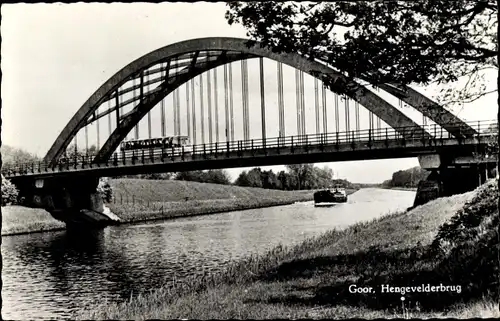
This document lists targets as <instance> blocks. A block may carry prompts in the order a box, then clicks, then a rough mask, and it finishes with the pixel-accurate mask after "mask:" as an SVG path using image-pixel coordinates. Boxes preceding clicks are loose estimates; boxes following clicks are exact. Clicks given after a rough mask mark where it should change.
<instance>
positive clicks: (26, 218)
mask: <svg viewBox="0 0 500 321" xmlns="http://www.w3.org/2000/svg"><path fill="white" fill-rule="evenodd" d="M65 228H66V224H65V223H63V222H61V221H58V220H56V219H55V218H53V217H52V216H51V215H50V213H49V212H46V211H45V210H43V209H41V208H29V207H24V206H17V205H12V206H5V207H2V236H6V235H15V234H25V233H34V232H45V231H55V230H63V229H65Z"/></svg>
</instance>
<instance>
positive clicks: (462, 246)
mask: <svg viewBox="0 0 500 321" xmlns="http://www.w3.org/2000/svg"><path fill="white" fill-rule="evenodd" d="M497 199H498V191H497V190H496V189H495V184H493V183H489V184H487V185H485V186H482V187H481V188H480V189H479V190H477V191H475V192H470V193H466V194H462V195H456V196H452V197H449V198H442V199H438V200H435V201H432V202H429V203H427V204H425V205H422V206H419V207H417V208H414V209H413V210H411V211H409V212H404V213H394V214H390V215H387V216H385V217H382V218H380V219H377V220H374V221H372V222H366V223H360V224H357V225H354V226H352V227H350V228H348V229H345V230H341V231H336V230H334V231H330V232H328V233H325V234H324V235H322V236H320V237H316V238H313V239H310V240H307V241H305V242H303V243H301V244H299V245H297V246H295V247H291V248H285V247H281V246H279V247H276V248H274V249H273V250H271V251H270V252H268V253H267V254H265V255H262V256H253V257H250V258H248V259H245V260H243V261H241V262H237V263H234V264H233V265H231V266H230V267H228V268H227V269H226V270H225V271H223V272H222V273H219V274H215V275H206V276H204V277H202V278H194V277H193V278H189V279H187V280H185V281H183V282H182V283H176V284H173V285H172V286H170V287H168V288H167V287H165V288H161V289H158V290H156V291H152V292H150V293H145V294H140V295H138V296H135V297H133V298H131V299H130V301H129V302H125V303H122V304H105V305H104V304H103V305H101V306H94V307H89V308H88V309H87V311H84V312H83V313H81V314H80V315H78V317H79V318H90V319H150V318H153V319H178V318H188V319H210V318H214V319H227V318H239V319H247V318H252V319H262V318H266V319H267V318H352V317H359V318H385V317H421V318H428V317H459V318H463V317H473V316H477V317H499V316H500V315H499V313H498V306H497V303H495V301H494V300H493V298H496V296H497V295H498V293H494V292H495V288H496V287H498V285H493V286H492V285H491V283H494V282H495V281H494V280H495V279H494V278H495V276H497V275H498V267H497V264H492V263H494V262H496V261H495V259H496V256H495V255H496V254H495V253H496V252H495V251H494V249H495V248H496V247H498V245H497V243H495V242H496V240H497V237H498V232H497V231H496V228H495V226H496V225H498V213H497V212H496V207H495V206H494V205H495V202H496V200H497ZM495 233H496V234H495ZM495 269H496V270H495ZM490 276H491V277H490ZM492 278H493V279H492ZM496 282H498V280H496ZM441 283H442V284H444V285H461V287H462V292H461V293H460V294H458V293H452V292H441V293H407V294H405V297H406V301H404V302H402V301H401V300H400V297H401V294H400V293H380V290H379V289H380V285H382V284H390V285H391V286H418V285H420V284H431V285H437V286H439V285H440V284H441ZM351 284H356V285H358V286H372V287H373V288H374V289H375V291H377V292H379V293H373V294H351V293H349V291H348V289H349V286H350V285H351Z"/></svg>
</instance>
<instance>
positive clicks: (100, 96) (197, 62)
mask: <svg viewBox="0 0 500 321" xmlns="http://www.w3.org/2000/svg"><path fill="white" fill-rule="evenodd" d="M247 43H248V40H247V39H240V38H219V37H218V38H200V39H192V40H186V41H182V42H178V43H175V44H171V45H168V46H165V47H162V48H159V49H157V50H154V51H152V52H150V53H148V54H146V55H144V56H142V57H140V58H138V59H136V60H134V61H133V62H131V63H130V64H128V65H127V66H125V67H124V68H122V69H121V70H120V71H118V72H117V73H116V74H115V75H113V76H112V77H111V78H110V79H109V80H107V81H106V82H105V83H104V84H103V85H102V86H101V87H99V88H98V89H97V90H96V92H94V94H92V95H91V96H90V97H89V99H88V100H87V101H86V102H85V103H84V104H83V105H82V106H81V107H80V109H79V110H78V111H77V112H76V113H75V115H74V116H73V117H72V118H71V120H70V121H69V122H68V124H67V125H66V126H65V127H64V129H63V130H62V131H61V133H60V134H59V136H58V137H57V139H56V141H55V142H54V144H53V145H52V147H51V148H50V150H49V151H48V153H47V154H46V156H45V158H44V160H45V161H46V162H50V163H54V162H55V161H56V160H57V159H58V158H59V157H60V156H61V155H62V154H63V153H64V151H65V149H66V148H67V146H68V145H69V144H70V142H71V140H72V139H73V137H74V136H75V135H76V134H77V133H78V131H79V130H80V129H81V128H82V127H84V126H85V125H86V124H87V122H88V120H89V118H90V117H91V116H92V115H95V112H96V110H97V108H98V107H99V106H100V105H101V104H102V103H103V102H105V101H106V100H110V99H112V98H113V97H116V96H118V95H120V92H119V91H118V89H119V88H120V86H122V85H123V84H125V83H126V82H128V81H130V80H131V79H138V78H140V77H142V74H141V72H143V71H144V70H146V69H147V68H150V67H152V66H154V65H156V64H159V63H167V68H166V69H165V71H166V76H165V78H164V79H163V80H162V81H161V82H160V84H159V85H158V86H157V87H156V88H154V89H153V90H151V91H150V92H149V93H148V95H145V96H143V97H141V100H140V102H139V104H138V105H137V106H135V107H134V109H133V110H132V111H131V112H129V113H128V114H127V115H124V117H122V118H120V120H119V122H117V128H116V129H115V130H114V131H113V133H112V134H111V135H110V136H109V138H108V139H107V141H106V142H105V143H104V145H103V146H102V148H101V149H100V151H99V153H98V155H97V157H96V159H101V160H103V159H107V158H109V157H110V156H111V154H112V153H113V151H114V150H116V148H117V147H118V145H119V144H120V142H121V141H122V140H123V139H124V138H125V137H126V135H127V134H128V133H129V132H130V131H131V130H132V128H133V127H134V126H135V125H136V124H137V123H138V122H139V121H140V120H141V119H142V118H143V117H144V116H145V115H146V114H147V113H148V111H150V110H151V109H152V108H153V107H154V106H156V104H157V103H158V102H160V101H161V100H162V99H163V98H165V97H166V96H167V95H168V94H169V93H171V92H172V91H174V90H175V89H176V88H178V87H179V86H181V85H182V84H183V83H185V82H187V81H188V80H190V79H192V78H194V77H196V76H197V75H199V74H201V73H203V72H205V71H207V70H210V69H212V68H216V67H218V66H220V65H224V64H226V63H230V62H233V61H238V60H241V59H248V58H257V57H264V58H269V59H272V60H275V61H278V62H281V63H284V64H287V65H289V66H291V67H294V68H296V69H299V70H302V71H304V72H306V73H308V74H310V75H312V76H315V77H317V75H321V76H322V77H328V78H329V79H331V80H332V83H333V84H334V85H342V86H345V85H347V86H350V88H352V89H353V90H352V94H350V95H349V97H350V98H352V99H353V100H355V101H357V102H359V103H360V104H361V105H362V106H364V107H365V108H366V109H368V110H370V111H371V112H373V113H374V114H375V115H377V116H378V117H379V118H380V119H382V120H383V121H384V122H386V123H387V124H388V125H389V126H391V127H406V126H408V127H416V126H418V125H417V124H416V123H415V122H413V121H412V120H411V119H410V118H408V117H407V116H406V115H404V114H403V113H401V112H400V111H399V110H398V109H396V108H395V107H394V106H392V105H391V104H389V103H388V102H387V101H385V100H384V99H382V98H381V97H379V96H378V95H376V94H375V93H373V92H372V91H370V90H368V89H367V88H366V87H364V86H363V85H361V84H359V83H357V82H355V81H353V80H348V79H347V78H346V77H344V76H343V75H342V74H340V73H338V72H337V71H335V70H334V69H332V68H330V67H328V66H327V65H326V64H323V63H320V62H316V61H310V60H308V59H306V58H305V57H302V56H301V55H299V54H295V53H275V52H272V51H271V50H270V49H268V48H264V47H261V46H260V45H259V44H255V45H253V46H248V44H247ZM203 52H205V53H207V56H205V57H202V56H201V55H200V53H203ZM209 52H212V53H214V52H218V54H216V55H213V56H211V57H210V55H209V54H208V53H209ZM186 54H192V60H191V63H189V64H187V65H184V66H183V67H185V68H183V69H181V70H180V71H178V72H176V73H175V74H173V75H169V72H170V71H171V70H169V65H170V61H171V59H174V58H175V57H179V56H181V55H186ZM199 58H204V59H199ZM141 79H142V78H141ZM391 88H392V87H390V88H389V89H391ZM330 89H332V88H330ZM383 89H385V88H383ZM386 90H387V89H386ZM388 91H389V90H388ZM389 92H390V91H389ZM401 92H403V94H401ZM404 92H405V91H404V88H403V90H401V89H393V92H392V93H393V94H399V95H400V96H401V97H402V99H403V100H404V99H406V100H407V103H408V104H410V105H413V106H414V107H415V108H417V109H419V108H420V109H422V108H421V105H425V104H420V105H419V104H418V102H419V101H417V102H416V101H415V99H413V101H412V100H411V99H409V98H408V95H405V94H404ZM410 97H413V98H415V97H417V98H416V99H417V100H418V99H420V103H421V102H422V101H426V99H427V98H425V97H423V96H422V95H420V94H419V93H417V92H415V91H414V92H412V95H410ZM427 101H428V99H427ZM415 105H416V106H415ZM117 108H120V106H119V105H117ZM427 116H429V117H430V118H431V119H433V118H434V119H433V120H435V121H436V122H437V123H438V124H439V125H442V126H443V127H444V126H446V123H444V122H443V121H442V119H439V118H437V117H435V115H433V114H432V113H427ZM452 130H453V129H452ZM404 134H405V135H406V136H411V133H404ZM429 137H430V136H429Z"/></svg>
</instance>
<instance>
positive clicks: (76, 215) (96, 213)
mask: <svg viewBox="0 0 500 321" xmlns="http://www.w3.org/2000/svg"><path fill="white" fill-rule="evenodd" d="M13 182H14V184H16V186H17V187H18V189H19V192H20V197H21V198H22V199H23V201H22V203H23V205H25V206H28V207H36V208H43V209H45V210H46V211H47V212H49V213H50V214H51V215H52V216H53V217H54V218H55V219H57V220H59V221H63V222H65V223H66V225H67V226H68V227H78V228H84V229H85V228H100V227H105V226H108V225H113V224H116V222H117V221H116V220H115V219H112V218H111V217H110V216H108V215H106V214H105V212H106V211H105V208H104V203H103V200H102V197H101V195H100V193H99V192H98V191H97V186H98V185H99V178H98V177H79V178H74V179H67V178H48V179H38V180H32V179H31V180H30V179H17V180H13Z"/></svg>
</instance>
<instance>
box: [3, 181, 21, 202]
mask: <svg viewBox="0 0 500 321" xmlns="http://www.w3.org/2000/svg"><path fill="white" fill-rule="evenodd" d="M18 194H19V191H18V190H17V188H16V186H15V185H14V184H12V183H11V182H10V180H8V179H6V178H5V177H4V176H3V175H2V206H6V205H13V204H17V196H18Z"/></svg>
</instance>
